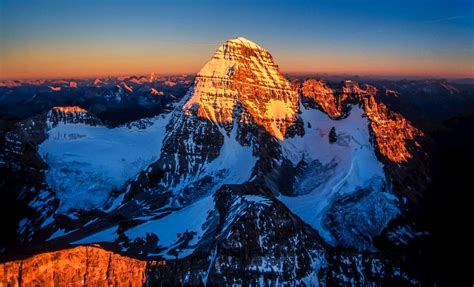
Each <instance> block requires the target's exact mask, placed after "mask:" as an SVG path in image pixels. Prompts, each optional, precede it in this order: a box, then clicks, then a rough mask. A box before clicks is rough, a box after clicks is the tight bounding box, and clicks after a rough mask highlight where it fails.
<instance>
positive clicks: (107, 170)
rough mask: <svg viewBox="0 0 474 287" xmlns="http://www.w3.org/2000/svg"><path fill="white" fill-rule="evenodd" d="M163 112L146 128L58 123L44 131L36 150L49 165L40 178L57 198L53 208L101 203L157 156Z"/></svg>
mask: <svg viewBox="0 0 474 287" xmlns="http://www.w3.org/2000/svg"><path fill="white" fill-rule="evenodd" d="M168 117H169V115H160V116H157V117H155V118H153V119H151V122H152V123H153V124H152V125H151V126H149V127H147V128H146V129H138V128H136V127H132V128H128V127H126V126H121V127H117V128H113V129H111V128H107V127H105V126H90V125H86V124H80V123H74V124H66V123H59V124H58V125H57V126H56V127H54V128H52V129H50V130H49V131H48V139H47V140H46V141H44V142H43V143H42V144H41V145H40V146H39V154H40V155H41V156H42V157H43V159H44V160H45V162H46V163H47V164H48V165H49V169H48V170H47V172H46V181H47V183H48V185H49V186H51V187H52V188H53V190H54V191H55V192H56V193H57V196H58V198H59V199H60V200H61V203H60V207H59V210H58V211H59V212H67V211H69V210H71V209H80V210H89V209H93V208H102V207H104V204H105V205H106V202H107V200H108V199H109V198H110V192H111V191H112V190H114V189H119V188H121V187H122V186H123V185H124V183H125V182H126V181H127V180H128V179H130V178H132V177H134V176H135V175H136V174H137V173H138V172H139V171H141V170H143V169H144V168H145V167H146V166H148V165H149V164H151V163H152V162H154V161H155V160H157V159H158V157H159V155H160V151H161V146H162V141H163V138H164V136H165V126H166V123H167V122H168Z"/></svg>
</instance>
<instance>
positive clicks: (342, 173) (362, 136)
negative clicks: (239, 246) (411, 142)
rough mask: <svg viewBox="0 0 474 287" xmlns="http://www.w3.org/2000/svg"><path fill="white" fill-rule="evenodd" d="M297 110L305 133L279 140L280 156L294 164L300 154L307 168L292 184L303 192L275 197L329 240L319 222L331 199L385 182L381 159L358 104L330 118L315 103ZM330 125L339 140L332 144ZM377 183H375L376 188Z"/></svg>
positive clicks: (330, 237) (329, 237) (377, 188)
mask: <svg viewBox="0 0 474 287" xmlns="http://www.w3.org/2000/svg"><path fill="white" fill-rule="evenodd" d="M301 111H302V114H301V118H302V120H303V121H304V127H305V135H304V136H303V137H299V136H296V137H293V138H288V139H285V140H284V141H283V142H281V146H282V149H283V154H284V157H286V158H287V159H289V160H290V161H291V162H292V163H293V164H294V165H297V164H298V163H299V162H300V161H301V160H304V161H305V162H307V163H308V166H309V167H310V168H309V169H308V171H306V172H304V173H303V174H301V175H299V176H298V177H297V180H296V183H295V186H294V187H295V189H296V190H297V192H298V191H299V192H301V193H303V194H301V195H299V196H284V195H281V196H280V197H279V199H280V200H281V201H282V202H284V203H285V204H286V205H287V206H288V207H289V208H290V210H291V211H292V212H294V213H295V214H297V215H298V216H300V217H301V218H302V219H303V220H304V221H305V222H306V223H308V224H310V225H311V226H313V227H314V228H315V229H317V230H318V231H319V232H320V234H321V235H322V236H323V237H324V238H325V239H326V240H327V241H328V242H332V241H333V239H332V236H331V235H330V234H329V232H328V231H327V230H325V228H324V227H323V225H322V219H323V216H324V214H325V212H326V211H327V209H328V208H329V206H330V205H331V203H332V200H334V199H335V198H336V197H339V196H340V195H343V194H349V193H352V192H355V191H356V189H358V188H365V187H369V186H370V185H371V184H373V182H380V181H381V180H380V179H382V182H384V181H385V175H384V171H383V165H382V164H381V163H380V162H379V161H378V160H377V158H376V155H375V152H374V149H373V147H372V145H371V143H370V134H369V129H368V125H369V122H368V120H367V118H365V117H364V116H363V114H364V112H363V109H362V108H360V107H358V106H352V110H351V113H350V115H349V116H348V117H347V118H345V119H341V120H332V119H330V118H329V117H328V116H327V115H326V114H325V113H323V112H321V111H319V110H316V109H305V108H303V107H302V108H301ZM308 123H309V125H308ZM333 126H334V127H335V129H336V133H337V141H336V143H333V144H331V143H330V142H329V138H328V135H329V131H330V129H331V128H332V127H333ZM374 179H379V180H374ZM373 188H374V187H373ZM380 188H381V186H376V187H375V189H376V190H377V191H379V190H380ZM302 191H304V192H302Z"/></svg>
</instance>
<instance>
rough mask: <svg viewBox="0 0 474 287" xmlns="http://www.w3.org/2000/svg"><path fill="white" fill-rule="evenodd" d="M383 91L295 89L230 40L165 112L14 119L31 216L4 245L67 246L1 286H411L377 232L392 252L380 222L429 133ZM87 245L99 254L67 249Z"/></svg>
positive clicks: (13, 161) (351, 86)
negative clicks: (29, 176)
mask: <svg viewBox="0 0 474 287" xmlns="http://www.w3.org/2000/svg"><path fill="white" fill-rule="evenodd" d="M379 92H380V91H378V90H377V89H376V88H375V87H373V86H370V85H359V84H358V83H356V82H354V81H350V80H348V81H344V82H342V83H338V84H331V83H327V82H325V81H321V80H316V79H308V80H306V81H304V82H302V83H290V82H289V81H288V80H287V79H286V78H285V76H284V75H283V74H282V73H281V72H280V71H279V69H278V66H277V65H276V64H275V62H274V59H273V57H272V56H271V55H270V53H269V52H268V51H266V50H265V49H264V48H262V47H260V46H259V45H257V44H255V43H253V42H251V41H249V40H247V39H245V38H242V37H239V38H236V39H232V40H229V41H227V42H225V43H224V44H223V45H222V46H220V47H219V48H218V49H217V51H216V52H215V53H214V55H213V57H212V58H211V59H210V60H209V62H208V63H207V64H206V65H205V66H204V67H203V68H202V69H201V71H200V72H199V73H198V74H197V75H196V77H195V80H194V84H193V85H192V87H191V88H190V89H189V91H188V93H187V94H186V96H185V97H184V98H183V99H182V100H181V101H180V102H175V103H174V106H173V108H172V109H171V110H172V111H171V112H163V113H162V114H160V115H157V116H155V117H152V118H144V119H140V120H138V121H135V122H130V123H127V124H125V125H122V126H118V127H113V128H112V127H109V126H107V125H105V124H104V123H102V122H101V121H100V120H98V118H97V117H95V116H94V115H92V114H91V113H89V112H88V111H86V110H84V109H83V108H81V107H56V108H53V109H52V110H51V111H50V112H49V113H48V114H47V115H43V116H38V117H36V118H34V119H30V120H27V121H24V122H21V123H19V124H18V126H17V128H16V129H15V130H13V131H11V132H9V134H8V135H7V137H6V138H7V143H6V147H7V148H6V149H5V151H4V154H3V157H4V158H8V163H9V164H10V165H12V166H16V167H17V169H16V172H13V174H14V175H17V176H18V175H19V174H21V173H24V172H25V170H28V169H29V168H30V170H34V174H35V177H34V178H35V180H34V181H28V182H27V181H21V180H18V186H17V187H16V188H17V189H18V191H19V192H20V193H21V194H23V195H24V197H25V198H27V202H28V206H29V207H30V208H31V209H32V212H31V213H30V214H29V215H27V216H25V217H24V218H23V219H22V220H21V222H20V226H19V228H18V242H19V243H18V246H11V247H10V246H7V247H6V248H7V250H9V248H10V249H11V250H19V249H21V250H26V251H27V252H33V250H34V252H38V250H40V251H44V252H46V251H51V250H52V249H57V246H64V247H68V248H67V249H65V250H63V251H56V253H54V254H55V255H52V253H45V254H41V255H38V256H39V257H38V256H37V257H33V258H31V259H25V260H23V261H21V262H19V261H14V262H10V263H6V264H3V265H2V268H3V269H4V270H5V272H4V274H8V276H7V275H4V278H2V281H1V282H2V283H5V284H14V282H15V280H16V279H15V278H17V277H18V274H20V273H21V277H22V280H23V281H22V282H23V283H24V284H40V283H39V282H40V281H35V280H39V279H38V278H42V279H41V280H46V281H47V280H49V279H48V278H52V277H54V278H55V279H51V280H59V281H57V282H58V284H62V283H64V284H75V283H77V282H76V281H77V280H80V279H78V278H85V277H87V282H89V284H92V285H100V284H105V283H106V282H108V283H110V282H112V284H114V285H115V284H117V285H127V286H128V284H129V283H130V284H132V285H141V284H151V285H153V284H158V285H159V284H163V285H175V284H193V285H199V284H210V285H232V284H243V285H249V284H252V285H259V284H268V285H281V284H289V285H298V284H306V285H317V284H322V285H325V284H327V285H331V284H337V285H344V284H356V285H367V284H383V283H388V282H389V281H393V282H405V283H413V282H415V281H416V280H414V279H412V278H409V277H408V275H407V274H406V273H405V272H404V271H403V270H401V269H400V267H399V266H398V262H397V261H394V260H393V259H390V257H388V256H385V254H384V252H383V250H381V249H380V248H378V247H377V246H375V244H374V238H375V237H377V236H385V237H386V240H387V242H389V243H387V244H397V240H399V239H398V237H396V236H390V234H393V232H396V231H397V230H400V228H403V226H400V225H397V224H391V225H390V227H389V225H388V223H389V222H391V221H392V220H393V219H394V218H396V217H397V216H403V215H404V213H405V212H406V210H407V208H409V207H410V206H411V205H412V204H414V203H416V199H417V197H418V196H419V193H420V192H421V191H422V190H423V188H424V184H425V182H424V181H423V180H421V179H419V178H414V176H413V172H412V171H413V168H417V171H418V172H419V173H420V174H423V172H424V167H423V165H422V164H419V162H420V158H421V157H422V146H421V143H420V142H421V141H420V139H422V138H423V133H422V132H421V131H420V130H418V129H417V128H416V127H414V126H413V125H412V124H411V123H410V122H408V121H407V120H406V119H405V118H404V117H403V116H402V115H401V114H398V113H396V112H394V111H390V110H389V109H388V108H387V106H386V105H385V104H383V103H382V102H381V101H380V100H379V99H378V93H379ZM32 135H35V136H34V137H33V136H32ZM32 138H34V139H35V140H31V139H32ZM32 156H35V157H34V159H35V161H34V162H35V165H34V166H33V165H30V163H29V162H28V161H26V159H27V158H31V157H32ZM407 179H409V180H407ZM89 244H98V245H95V247H88V248H89V249H90V250H89V249H88V248H85V247H76V248H72V249H69V248H71V247H75V246H82V245H89ZM99 245H100V246H101V248H102V249H101V248H99V247H98V246H99ZM15 248H16V249H15ZM103 249H105V250H107V251H105V250H103ZM28 250H30V251H28ZM87 250H89V251H87ZM110 251H113V252H115V253H119V254H120V255H118V254H116V255H114V254H112V253H111V252H110ZM12 252H13V251H12ZM81 254H86V255H81ZM84 256H86V257H87V258H89V257H90V258H89V259H88V260H86V261H84V258H83V257H84ZM91 256H92V257H91ZM35 258H36V259H35ZM107 258H109V259H107ZM76 260H77V262H76ZM89 260H91V261H89ZM108 260H109V261H108ZM110 260H111V261H110ZM38 262H39V263H38ZM69 262H71V263H69ZM87 262H98V263H97V265H95V266H94V267H92V266H90V265H87ZM104 262H111V264H109V265H107V264H104ZM76 263H77V264H76ZM35 264H40V265H44V266H50V267H51V268H52V269H54V270H56V271H55V272H56V273H54V274H56V275H53V274H52V273H51V271H48V270H52V269H51V268H49V269H47V270H46V269H41V268H39V269H38V268H36V267H33V266H37V265H35ZM64 264H70V265H67V266H69V267H68V268H61V267H59V266H60V265H64ZM84 264H86V265H84ZM124 264H125V265H126V264H131V265H133V268H131V269H130V272H129V273H127V272H122V271H123V265H124ZM72 266H75V267H72ZM101 266H102V267H101ZM107 266H108V267H107ZM91 268H94V271H93V272H90V270H92V269H91ZM102 269H105V270H102ZM88 270H89V271H88ZM70 272H76V273H77V274H95V275H94V276H95V277H89V276H86V275H84V276H83V277H81V276H70ZM121 272H122V273H121ZM101 274H102V275H104V274H106V275H104V276H101ZM111 274H112V275H111ZM5 276H6V277H5ZM15 276H16V277H15ZM58 278H63V279H58ZM137 278H140V279H137ZM400 280H401V281H400ZM46 281H41V282H46ZM138 281H139V282H138Z"/></svg>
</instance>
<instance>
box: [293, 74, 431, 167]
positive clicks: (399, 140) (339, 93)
mask: <svg viewBox="0 0 474 287" xmlns="http://www.w3.org/2000/svg"><path fill="white" fill-rule="evenodd" d="M301 94H302V96H303V97H305V98H309V99H312V100H313V101H314V102H315V103H316V104H317V105H318V106H319V107H320V108H321V109H322V110H323V111H324V112H325V113H327V114H328V116H329V117H331V118H334V119H336V118H338V117H341V116H343V115H344V112H345V111H344V105H346V104H349V103H352V104H363V105H364V110H365V113H366V115H367V117H368V118H369V120H370V128H371V130H372V132H373V133H374V136H375V141H376V143H377V146H378V148H379V151H380V153H381V154H382V155H383V156H385V157H386V158H388V159H389V160H391V161H392V162H396V163H401V162H404V161H406V160H407V159H409V158H411V157H412V154H411V153H410V151H409V150H408V147H407V145H408V141H413V143H414V144H415V146H419V143H418V142H417V141H416V138H417V137H419V136H423V133H422V132H421V131H420V130H418V129H416V128H415V127H414V126H413V125H412V124H411V123H410V122H408V121H407V120H406V119H405V118H404V117H403V116H402V115H400V114H398V113H395V112H393V111H390V110H389V109H388V108H387V107H386V106H385V105H384V104H383V103H379V102H378V101H377V100H376V94H377V89H376V88H375V87H373V86H370V85H364V86H362V87H361V86H360V85H359V84H358V83H357V82H354V81H349V80H348V81H344V82H343V83H342V85H341V86H340V87H338V88H337V89H333V88H331V87H329V86H328V85H327V83H326V82H324V81H319V80H315V79H309V80H306V81H304V82H303V84H302V86H301Z"/></svg>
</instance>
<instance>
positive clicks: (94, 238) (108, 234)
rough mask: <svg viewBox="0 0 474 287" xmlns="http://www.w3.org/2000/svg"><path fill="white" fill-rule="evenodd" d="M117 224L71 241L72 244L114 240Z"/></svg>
mask: <svg viewBox="0 0 474 287" xmlns="http://www.w3.org/2000/svg"><path fill="white" fill-rule="evenodd" d="M117 229H118V226H114V227H111V228H109V229H106V230H103V231H101V232H97V233H94V234H93V235H91V236H88V237H86V238H83V239H80V240H77V241H75V242H72V244H89V243H98V242H114V241H115V238H116V236H117V234H116V232H117Z"/></svg>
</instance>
